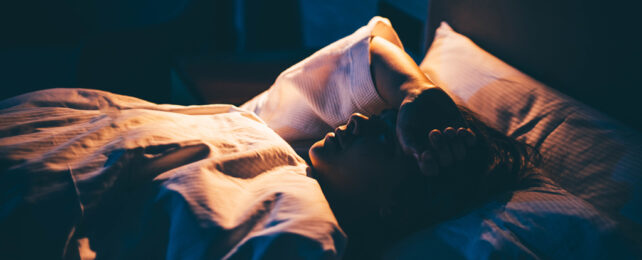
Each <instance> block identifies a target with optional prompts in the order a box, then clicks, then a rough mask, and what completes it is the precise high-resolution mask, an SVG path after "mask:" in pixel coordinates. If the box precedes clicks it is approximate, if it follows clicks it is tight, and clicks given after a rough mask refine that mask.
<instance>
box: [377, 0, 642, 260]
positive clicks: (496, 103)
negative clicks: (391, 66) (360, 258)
mask: <svg viewBox="0 0 642 260" xmlns="http://www.w3.org/2000/svg"><path fill="white" fill-rule="evenodd" d="M606 8H608V7H606ZM604 9H605V7H604V6H602V5H601V3H598V1H503V0H488V1H467V0H443V1H442V0H432V1H431V2H430V9H429V15H428V26H427V33H426V35H428V41H427V42H426V49H427V50H428V51H427V54H426V56H425V57H424V58H423V60H422V62H421V65H420V67H421V69H422V70H423V71H424V72H425V73H426V74H427V75H428V76H429V77H430V78H431V79H432V80H433V81H434V82H435V83H436V84H437V85H439V86H441V87H442V88H444V89H445V90H446V91H448V92H449V93H450V94H451V96H454V97H455V98H456V99H457V102H458V103H459V104H462V105H465V106H466V107H468V108H469V109H471V110H472V111H474V112H476V113H478V114H479V115H480V116H481V117H482V118H483V119H484V121H486V122H487V123H489V124H490V125H492V126H494V127H495V128H497V129H499V130H500V131H502V132H504V133H505V134H507V135H509V136H512V137H514V138H517V139H520V140H524V141H526V142H528V143H530V144H532V145H534V146H535V147H537V148H538V149H540V151H541V152H542V154H543V155H544V158H545V160H544V163H543V166H542V172H543V174H544V175H545V176H547V177H549V178H550V179H551V180H552V181H551V182H550V183H549V184H547V185H543V186H541V187H539V188H533V189H527V190H523V191H518V192H515V193H513V194H512V195H511V196H508V197H507V198H504V199H505V200H504V201H501V200H499V201H495V202H493V203H489V204H487V205H486V206H485V208H482V209H479V210H476V211H475V212H473V213H471V214H468V215H466V216H463V217H461V218H459V219H456V220H453V221H452V222H450V223H446V224H443V225H440V226H437V227H435V228H433V229H429V230H424V231H422V232H420V233H419V234H417V235H416V236H415V237H414V238H412V239H408V241H406V244H404V243H401V245H400V246H399V248H398V249H397V251H395V252H394V253H391V254H390V255H389V257H390V258H392V259H398V258H409V259H412V258H425V257H434V256H440V257H443V258H496V257H498V258H556V259H563V258H593V259H599V258H639V257H640V252H639V249H640V248H642V244H641V241H642V239H641V238H642V229H641V225H640V224H642V221H641V220H642V219H641V215H642V214H641V213H640V212H642V200H641V197H640V194H641V192H640V189H641V188H642V168H641V163H640V158H642V141H641V140H642V138H641V135H640V132H639V129H640V118H639V117H638V116H636V115H635V114H636V113H637V112H634V111H632V110H631V109H630V106H631V104H632V103H635V99H636V98H635V97H634V95H633V96H632V95H630V94H629V93H631V91H632V90H631V87H632V86H631V85H630V84H631V82H634V81H633V78H632V76H631V75H626V73H628V72H629V71H630V69H631V67H630V66H632V64H633V63H632V62H627V61H630V60H629V58H623V57H622V56H617V55H616V54H615V53H618V54H619V53H620V52H622V53H626V52H627V49H624V50H622V48H623V47H622V45H626V44H624V43H622V42H619V41H614V40H613V39H614V38H613V37H614V35H615V34H617V33H620V32H622V31H626V30H627V28H628V29H630V25H627V24H619V25H618V26H620V27H618V28H613V27H611V26H609V25H612V24H610V21H613V20H618V19H615V18H614V17H615V15H614V14H612V13H610V12H606V11H605V10H604ZM618 13H619V12H618ZM444 22H445V23H444ZM615 49H619V50H618V51H614V50H615ZM605 74H608V75H609V76H607V77H604V75H605ZM606 78H608V79H606ZM602 79H604V80H602ZM584 214H587V215H584ZM622 238H623V240H622ZM614 241H617V242H614ZM622 245H627V246H624V247H622V248H619V247H620V246H622ZM626 248H629V249H631V250H626ZM393 251H394V250H393ZM401 256H403V257H401Z"/></svg>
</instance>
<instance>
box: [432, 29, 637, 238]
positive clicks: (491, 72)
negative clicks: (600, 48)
mask: <svg viewBox="0 0 642 260" xmlns="http://www.w3.org/2000/svg"><path fill="white" fill-rule="evenodd" d="M420 67H421V69H422V70H423V71H424V72H425V73H426V74H428V75H429V77H430V78H431V79H432V80H433V81H434V83H435V84H437V85H439V86H441V87H442V88H444V89H445V90H446V91H447V92H449V93H450V94H451V96H454V97H455V99H457V102H458V103H460V104H463V105H465V106H466V107H468V108H469V109H471V110H472V111H474V112H476V113H477V114H479V115H480V116H481V117H482V119H483V120H484V121H486V122H487V123H489V124H490V125H491V126H494V127H495V128H497V129H498V130H500V131H502V132H503V133H505V134H507V135H509V136H512V137H515V138H517V139H520V140H525V141H526V142H528V143H530V144H532V145H534V146H536V147H537V148H539V149H540V151H541V153H542V154H543V155H544V157H545V159H546V160H545V162H544V168H545V169H546V170H547V171H546V173H548V174H549V177H550V178H551V179H553V180H554V181H555V182H557V183H558V184H560V185H561V186H562V187H563V188H564V189H566V190H567V191H569V192H570V193H572V194H574V195H576V196H578V197H580V198H582V199H584V200H586V201H587V202H589V203H591V204H592V205H594V206H595V207H596V208H598V209H600V210H603V211H605V212H606V213H608V214H609V215H610V216H612V217H614V218H616V219H618V220H622V219H626V220H628V221H631V222H634V223H637V224H638V225H642V162H641V161H640V159H641V158H642V135H641V134H640V133H639V132H637V131H635V130H633V129H631V128H628V127H626V126H624V125H622V124H620V123H619V122H616V121H614V120H613V119H610V118H608V117H607V116H606V115H604V114H602V113H599V112H598V111H596V110H593V109H592V108H590V107H588V106H586V105H584V104H582V103H580V102H578V101H576V100H574V99H572V98H570V97H568V96H565V95H563V94H561V93H559V92H557V91H555V90H553V89H551V88H549V87H547V86H545V85H543V84H542V83H540V82H538V81H536V80H534V79H532V78H531V77H529V76H527V75H526V74H524V73H521V72H520V71H518V70H517V69H515V68H513V67H511V66H510V65H508V64H506V63H504V62H503V61H501V60H499V59H498V58H496V57H495V56H493V55H491V54H490V53H488V52H486V51H484V50H482V49H481V48H479V47H478V46H477V45H475V43H473V42H472V41H471V40H470V39H468V38H467V37H465V36H463V35H461V34H459V33H457V32H455V31H453V30H452V28H450V26H448V24H446V23H445V22H444V23H442V25H441V26H440V27H439V29H437V32H436V35H435V39H434V41H433V44H432V46H431V47H430V49H429V51H428V53H427V54H426V57H425V58H424V60H423V62H422V63H421V65H420Z"/></svg>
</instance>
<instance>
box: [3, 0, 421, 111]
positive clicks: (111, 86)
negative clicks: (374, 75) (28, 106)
mask: <svg viewBox="0 0 642 260" xmlns="http://www.w3.org/2000/svg"><path fill="white" fill-rule="evenodd" d="M314 2H318V1H307V0H274V1H261V0H156V1H153V0H112V1H99V0H89V1H80V0H53V1H52V0H24V1H13V2H11V3H5V4H3V6H2V7H0V26H1V27H0V29H1V30H0V39H2V40H0V89H1V91H0V99H4V98H7V97H11V96H15V95H18V94H22V93H26V92H29V91H34V90H38V89H45V88H53V87H81V88H93V89H102V90H108V91H111V92H115V93H119V94H125V95H131V96H135V97H139V98H143V99H146V100H149V101H152V102H157V103H179V104H196V103H212V102H224V103H235V104H239V103H241V102H243V101H244V100H245V99H247V97H246V96H247V95H254V94H256V93H259V92H260V91H262V90H264V89H266V88H267V87H269V85H270V84H271V82H272V81H273V80H274V79H275V78H276V77H277V76H278V73H279V72H280V71H282V70H283V69H285V68H287V67H288V66H290V65H292V64H294V63H295V62H296V61H298V60H300V59H302V58H303V57H305V56H307V55H309V54H310V53H311V52H313V51H314V50H316V49H318V48H320V47H322V46H324V45H325V44H327V43H329V42H332V41H334V40H336V39H338V38H340V37H342V36H345V35H347V34H349V33H351V32H352V31H353V30H355V29H356V28H358V27H359V26H362V25H364V24H365V23H367V21H368V20H369V19H370V18H371V17H372V16H373V15H383V16H387V17H390V18H391V19H392V20H394V22H395V24H396V27H398V28H397V29H398V30H400V32H401V34H403V35H402V38H404V39H403V40H404V41H405V42H406V44H407V48H408V50H409V51H414V52H415V53H420V52H423V49H422V48H423V33H424V24H425V17H423V18H422V17H420V18H416V17H413V16H410V15H407V14H405V13H404V12H403V11H401V10H400V9H399V8H397V7H395V6H394V5H391V4H389V3H387V2H386V1H383V0H382V1H378V0H370V1H347V2H344V1H327V3H323V4H319V3H314ZM391 2H395V1H391ZM402 2H403V1H402ZM405 2H409V3H422V2H424V1H416V0H406V1H405ZM423 5H424V6H427V3H425V4H423ZM424 9H426V10H422V11H421V12H420V13H421V14H427V8H424ZM315 26H316V27H315ZM319 28H321V29H323V30H319ZM311 39H312V40H311ZM176 85H180V86H179V87H176Z"/></svg>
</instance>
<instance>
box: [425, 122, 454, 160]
mask: <svg viewBox="0 0 642 260" xmlns="http://www.w3.org/2000/svg"><path fill="white" fill-rule="evenodd" d="M428 137H429V139H430V144H431V145H432V148H433V150H434V151H435V152H436V153H437V155H438V156H437V157H438V161H439V165H440V166H442V167H448V166H450V165H451V164H452V163H453V155H452V151H451V149H450V145H449V144H448V141H449V140H448V139H449V138H451V137H449V136H446V135H444V134H442V133H441V132H440V131H439V130H437V129H433V130H432V131H430V133H429V134H428Z"/></svg>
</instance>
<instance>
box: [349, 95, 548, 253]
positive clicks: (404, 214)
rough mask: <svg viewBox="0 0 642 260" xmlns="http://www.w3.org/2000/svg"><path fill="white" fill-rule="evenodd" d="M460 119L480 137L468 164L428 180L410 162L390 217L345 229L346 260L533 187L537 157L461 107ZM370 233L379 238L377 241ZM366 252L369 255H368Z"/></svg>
mask: <svg viewBox="0 0 642 260" xmlns="http://www.w3.org/2000/svg"><path fill="white" fill-rule="evenodd" d="M458 108H459V110H460V111H461V115H462V117H463V119H464V121H465V122H466V126H467V127H468V128H470V129H471V130H472V131H473V132H474V133H475V134H476V136H477V140H476V143H475V145H474V146H473V148H471V149H469V150H468V151H467V155H466V158H465V160H464V162H465V163H463V164H461V165H457V166H455V167H454V168H453V169H449V170H451V172H445V173H446V174H441V173H442V172H440V177H426V176H425V175H423V174H422V173H421V172H420V171H419V168H418V167H417V163H416V161H415V160H414V159H413V158H411V157H409V156H407V158H406V163H405V165H408V166H409V167H407V168H406V169H400V170H401V171H410V172H411V174H408V177H407V178H406V180H404V181H403V183H402V184H401V185H400V186H399V187H398V188H397V189H396V192H395V193H394V194H393V197H394V198H393V206H392V208H390V209H389V210H388V213H389V214H384V215H382V214H380V213H378V212H372V213H370V216H372V217H371V218H367V219H362V220H360V221H359V223H356V224H355V223H353V224H355V225H351V226H345V227H344V228H346V229H345V231H346V233H348V235H349V237H350V238H351V239H350V241H349V242H350V243H349V246H348V250H347V252H346V259H352V258H354V259H363V258H368V259H374V258H376V257H377V255H378V254H379V253H381V252H383V250H384V249H385V248H387V247H388V246H390V245H392V243H394V242H395V241H398V240H400V239H401V238H403V237H405V236H407V235H409V234H410V233H412V232H415V231H419V230H420V229H422V228H424V227H427V226H430V225H433V224H436V223H439V222H442V221H445V220H448V219H452V218H455V217H457V216H460V215H462V214H465V213H466V212H468V211H470V210H471V209H472V208H474V207H478V206H480V205H481V204H482V203H484V202H486V201H489V200H490V199H492V198H498V197H499V195H501V194H506V195H510V194H509V193H507V192H509V191H512V190H518V189H522V188H525V187H526V186H528V185H530V181H529V180H530V179H531V177H534V176H536V167H537V165H538V164H539V162H540V160H541V159H540V155H539V153H538V151H537V150H536V149H535V148H534V147H532V146H530V145H528V144H526V143H524V142H520V141H517V140H515V139H513V138H511V137H508V136H506V135H505V134H503V133H501V132H499V131H497V130H495V129H494V128H492V127H490V126H488V125H487V124H486V123H484V122H483V121H481V120H480V119H479V117H478V116H477V115H476V114H475V113H473V112H472V111H470V110H469V109H467V108H466V107H463V106H458ZM372 232H377V233H378V234H377V235H373V234H372ZM365 248H367V249H365Z"/></svg>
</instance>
